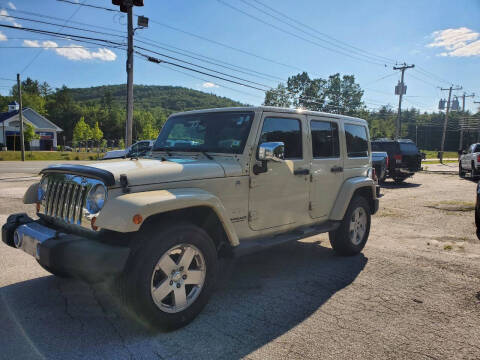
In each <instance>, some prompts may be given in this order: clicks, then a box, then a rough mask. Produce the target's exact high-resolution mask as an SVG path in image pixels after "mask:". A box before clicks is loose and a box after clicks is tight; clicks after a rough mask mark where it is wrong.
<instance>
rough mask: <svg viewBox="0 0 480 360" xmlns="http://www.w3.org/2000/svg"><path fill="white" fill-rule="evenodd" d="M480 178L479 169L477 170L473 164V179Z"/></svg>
mask: <svg viewBox="0 0 480 360" xmlns="http://www.w3.org/2000/svg"><path fill="white" fill-rule="evenodd" d="M477 176H478V173H477V169H475V163H473V162H472V178H476V177H477Z"/></svg>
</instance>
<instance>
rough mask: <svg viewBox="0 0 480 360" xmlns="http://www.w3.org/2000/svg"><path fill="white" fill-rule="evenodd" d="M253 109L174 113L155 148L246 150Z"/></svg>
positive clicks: (208, 150)
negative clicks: (247, 111) (187, 113)
mask: <svg viewBox="0 0 480 360" xmlns="http://www.w3.org/2000/svg"><path fill="white" fill-rule="evenodd" d="M252 119H253V113H241V112H207V113H199V114H192V115H178V116H174V117H171V118H170V119H168V121H167V122H166V124H165V126H164V127H163V128H162V131H161V132H160V135H158V138H157V141H155V145H154V151H155V150H159V151H160V150H178V151H207V152H217V153H233V154H240V153H242V152H243V149H244V147H245V143H246V141H247V137H248V134H249V133H250V126H251V124H252Z"/></svg>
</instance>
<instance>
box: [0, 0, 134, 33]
mask: <svg viewBox="0 0 480 360" xmlns="http://www.w3.org/2000/svg"><path fill="white" fill-rule="evenodd" d="M57 1H60V0H57ZM0 16H4V15H0ZM9 17H11V18H14V19H17V20H25V21H30V22H34V23H38V24H45V25H50V26H57V27H60V28H62V29H64V28H66V29H73V30H79V31H85V32H90V33H94V34H100V35H107V36H115V37H120V38H125V37H124V36H122V35H117V34H109V33H106V32H101V31H96V30H88V29H83V28H79V27H76V26H68V25H62V24H55V23H52V22H48V21H41V20H36V19H29V18H24V17H20V16H12V15H9Z"/></svg>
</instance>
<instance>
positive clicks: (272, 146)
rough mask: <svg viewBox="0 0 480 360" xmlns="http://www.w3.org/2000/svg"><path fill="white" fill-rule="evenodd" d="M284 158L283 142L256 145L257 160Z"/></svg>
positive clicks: (278, 160) (280, 159)
mask: <svg viewBox="0 0 480 360" xmlns="http://www.w3.org/2000/svg"><path fill="white" fill-rule="evenodd" d="M284 158H285V144H284V143H283V142H281V141H278V142H265V143H262V144H260V146H259V147H258V160H262V161H268V160H272V161H277V162H280V161H283V160H284Z"/></svg>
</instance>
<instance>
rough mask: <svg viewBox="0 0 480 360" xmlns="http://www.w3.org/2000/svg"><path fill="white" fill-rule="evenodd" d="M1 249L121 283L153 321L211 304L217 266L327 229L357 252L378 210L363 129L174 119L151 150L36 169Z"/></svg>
mask: <svg viewBox="0 0 480 360" xmlns="http://www.w3.org/2000/svg"><path fill="white" fill-rule="evenodd" d="M41 174H42V175H43V176H42V179H41V181H40V183H37V184H35V185H32V186H31V187H30V188H29V189H28V191H27V193H26V194H25V198H24V202H25V203H27V204H34V206H36V207H37V214H38V217H39V219H37V220H33V219H31V218H29V217H28V216H26V215H25V214H15V215H11V216H10V217H9V218H8V220H7V223H6V224H5V225H4V226H3V228H2V240H3V241H4V242H5V243H6V244H8V245H10V246H14V247H17V248H20V249H22V250H24V251H26V252H27V253H29V254H31V255H32V256H33V257H35V258H36V259H37V261H38V262H39V263H40V265H41V266H43V267H44V268H45V269H47V270H48V271H50V272H51V273H53V274H55V275H58V276H77V277H80V278H83V279H87V280H89V281H94V280H101V279H104V278H106V277H112V276H113V277H116V278H117V279H118V280H119V282H120V283H121V284H122V288H123V290H124V291H123V293H124V295H125V300H126V301H127V304H128V305H130V306H131V307H132V308H133V310H134V311H135V312H136V313H137V314H138V315H140V316H141V317H143V318H144V319H145V320H146V321H148V322H150V323H152V324H154V325H157V326H160V327H163V328H176V327H180V326H183V325H185V324H187V323H188V322H190V321H191V320H192V319H193V318H194V317H195V316H196V315H197V314H198V313H199V312H200V311H201V310H202V308H203V307H204V306H205V304H206V303H207V301H208V299H209V297H210V295H211V293H212V291H213V288H214V283H215V279H216V276H217V263H218V259H219V258H221V257H224V258H227V259H228V258H231V257H233V256H238V255H240V254H245V253H247V252H250V251H254V250H257V249H265V248H267V247H269V246H272V245H275V244H279V243H283V242H286V241H292V240H298V239H301V238H305V237H308V236H312V235H315V234H319V233H325V232H328V233H329V236H330V242H331V245H332V247H333V249H334V250H335V251H336V252H337V253H339V254H341V255H355V254H357V253H359V252H360V251H361V250H362V249H363V247H364V246H365V243H366V241H367V238H368V234H369V230H370V216H371V214H374V213H375V212H376V211H377V209H378V200H377V197H376V191H375V190H376V189H375V184H374V181H373V177H374V172H373V170H372V168H371V155H370V141H369V133H368V127H367V123H366V122H365V121H364V120H361V119H357V118H352V117H347V116H342V115H334V114H327V113H320V112H311V111H302V110H291V109H281V108H272V107H245V108H225V109H212V110H202V111H191V112H185V113H180V114H175V115H172V116H171V117H170V118H169V119H168V121H167V122H166V124H165V126H164V127H163V129H162V131H161V132H160V134H159V136H158V139H157V140H156V142H155V144H154V147H153V149H152V151H151V152H150V153H148V154H147V155H146V156H144V157H142V158H131V159H120V160H107V161H102V162H99V163H97V164H92V165H88V166H83V165H55V166H51V167H48V168H46V169H44V170H42V171H41Z"/></svg>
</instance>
